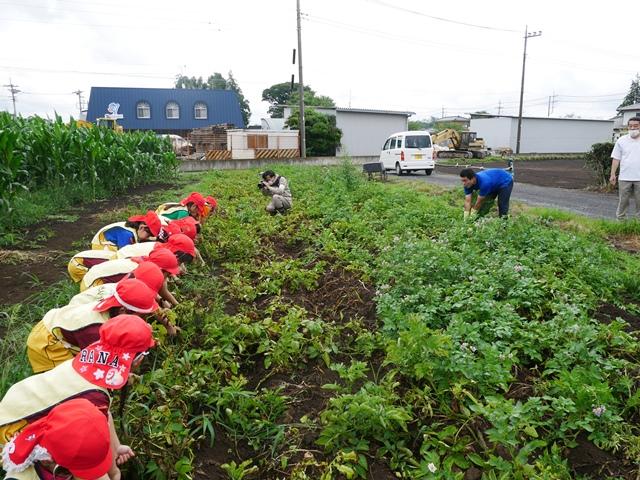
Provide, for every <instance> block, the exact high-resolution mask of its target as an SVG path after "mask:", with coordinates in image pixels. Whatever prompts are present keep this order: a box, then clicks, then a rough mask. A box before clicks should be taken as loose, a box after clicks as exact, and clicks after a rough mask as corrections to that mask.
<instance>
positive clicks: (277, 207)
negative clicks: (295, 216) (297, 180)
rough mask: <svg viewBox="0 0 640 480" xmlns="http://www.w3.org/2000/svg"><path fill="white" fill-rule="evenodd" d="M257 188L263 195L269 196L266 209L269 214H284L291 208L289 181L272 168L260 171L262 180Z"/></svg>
mask: <svg viewBox="0 0 640 480" xmlns="http://www.w3.org/2000/svg"><path fill="white" fill-rule="evenodd" d="M258 188H259V189H260V191H261V192H262V194H263V195H266V196H268V197H271V201H270V202H269V204H268V205H267V207H266V209H267V212H269V213H270V214H271V215H275V214H276V213H281V214H284V213H286V211H287V210H289V209H290V208H291V203H292V198H291V190H289V182H288V181H287V179H286V178H284V177H283V176H282V175H276V174H275V172H273V170H267V171H266V172H262V181H261V182H260V183H259V184H258Z"/></svg>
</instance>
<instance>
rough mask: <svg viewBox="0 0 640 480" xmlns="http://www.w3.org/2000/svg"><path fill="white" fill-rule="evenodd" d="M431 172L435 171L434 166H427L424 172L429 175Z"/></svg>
mask: <svg viewBox="0 0 640 480" xmlns="http://www.w3.org/2000/svg"><path fill="white" fill-rule="evenodd" d="M431 172H433V168H427V169H425V171H424V173H426V174H427V175H431Z"/></svg>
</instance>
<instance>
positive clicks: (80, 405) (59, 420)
mask: <svg viewBox="0 0 640 480" xmlns="http://www.w3.org/2000/svg"><path fill="white" fill-rule="evenodd" d="M40 460H53V461H54V462H55V463H57V464H58V465H60V466H61V467H64V468H66V469H67V470H69V471H70V472H71V473H72V474H73V475H74V477H78V478H85V479H87V480H94V479H96V478H100V477H102V476H104V475H105V474H106V473H107V472H108V471H109V469H110V468H111V464H112V462H113V456H112V453H111V446H110V434H109V425H108V423H107V417H106V416H105V415H104V414H103V413H102V412H100V410H98V408H97V407H96V406H95V405H94V404H92V403H91V402H90V401H89V400H86V399H84V398H76V399H73V400H68V401H66V402H64V403H61V404H59V405H57V406H56V407H54V408H53V409H51V411H50V412H49V414H48V415H47V416H46V417H43V418H41V419H40V420H37V421H35V422H33V423H32V424H30V425H28V426H27V427H26V428H25V429H24V430H22V431H21V432H20V433H19V434H18V435H17V436H15V437H14V438H13V439H12V440H11V441H10V442H9V443H7V445H5V447H4V449H3V451H2V463H3V465H2V466H3V468H4V469H5V470H6V471H7V473H9V474H12V473H17V472H21V471H24V470H26V469H27V468H29V467H30V466H31V465H33V463H35V462H36V461H40ZM9 476H11V475H9Z"/></svg>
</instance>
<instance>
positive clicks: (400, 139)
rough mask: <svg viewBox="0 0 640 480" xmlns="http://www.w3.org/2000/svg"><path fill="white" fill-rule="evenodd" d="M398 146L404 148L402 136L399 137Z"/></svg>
mask: <svg viewBox="0 0 640 480" xmlns="http://www.w3.org/2000/svg"><path fill="white" fill-rule="evenodd" d="M396 148H402V137H398V143H397V144H396Z"/></svg>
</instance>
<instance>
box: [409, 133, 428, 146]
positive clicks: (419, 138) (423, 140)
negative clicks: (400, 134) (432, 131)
mask: <svg viewBox="0 0 640 480" xmlns="http://www.w3.org/2000/svg"><path fill="white" fill-rule="evenodd" d="M404 146H405V147H406V148H429V147H430V146H431V138H429V137H428V136H426V135H407V137H406V138H405V141H404Z"/></svg>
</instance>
